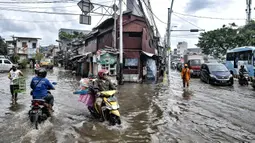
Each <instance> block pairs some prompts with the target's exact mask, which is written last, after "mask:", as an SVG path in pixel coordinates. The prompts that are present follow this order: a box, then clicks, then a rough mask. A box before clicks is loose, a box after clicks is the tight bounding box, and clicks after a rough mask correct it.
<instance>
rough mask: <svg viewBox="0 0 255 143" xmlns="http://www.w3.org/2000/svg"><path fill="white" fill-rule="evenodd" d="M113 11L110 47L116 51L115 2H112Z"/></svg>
mask: <svg viewBox="0 0 255 143" xmlns="http://www.w3.org/2000/svg"><path fill="white" fill-rule="evenodd" d="M113 11H114V14H113V19H114V25H113V30H112V37H113V38H112V39H113V40H112V42H113V43H112V45H113V49H116V27H117V21H116V20H117V15H116V13H117V6H116V0H114V5H113Z"/></svg>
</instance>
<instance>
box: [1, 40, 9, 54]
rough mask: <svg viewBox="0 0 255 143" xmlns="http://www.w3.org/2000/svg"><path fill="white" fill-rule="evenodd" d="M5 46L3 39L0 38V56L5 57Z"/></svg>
mask: <svg viewBox="0 0 255 143" xmlns="http://www.w3.org/2000/svg"><path fill="white" fill-rule="evenodd" d="M7 53H8V52H7V44H6V43H5V41H4V39H3V38H2V37H1V36H0V55H7Z"/></svg>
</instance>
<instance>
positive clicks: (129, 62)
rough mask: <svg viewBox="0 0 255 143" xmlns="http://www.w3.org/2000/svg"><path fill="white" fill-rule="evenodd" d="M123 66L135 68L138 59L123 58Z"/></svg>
mask: <svg viewBox="0 0 255 143" xmlns="http://www.w3.org/2000/svg"><path fill="white" fill-rule="evenodd" d="M124 68H125V69H137V68H138V59H125V64H124Z"/></svg>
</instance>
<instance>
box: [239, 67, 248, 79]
mask: <svg viewBox="0 0 255 143" xmlns="http://www.w3.org/2000/svg"><path fill="white" fill-rule="evenodd" d="M245 73H247V71H246V69H245V68H244V65H241V68H240V70H239V75H240V76H243V75H244V74H245Z"/></svg>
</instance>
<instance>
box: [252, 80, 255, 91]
mask: <svg viewBox="0 0 255 143" xmlns="http://www.w3.org/2000/svg"><path fill="white" fill-rule="evenodd" d="M251 86H252V87H253V88H254V89H255V78H253V80H252V83H251Z"/></svg>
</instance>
